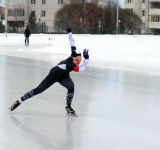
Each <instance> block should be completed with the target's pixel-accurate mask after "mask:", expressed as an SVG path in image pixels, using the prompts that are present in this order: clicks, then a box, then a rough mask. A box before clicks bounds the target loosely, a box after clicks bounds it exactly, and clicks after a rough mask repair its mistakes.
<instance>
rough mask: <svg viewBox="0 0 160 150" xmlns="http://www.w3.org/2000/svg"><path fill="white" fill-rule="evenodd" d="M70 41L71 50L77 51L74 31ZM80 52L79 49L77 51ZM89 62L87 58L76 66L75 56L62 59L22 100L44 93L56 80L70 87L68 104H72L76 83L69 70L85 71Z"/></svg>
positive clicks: (69, 34) (70, 35) (67, 97)
mask: <svg viewBox="0 0 160 150" xmlns="http://www.w3.org/2000/svg"><path fill="white" fill-rule="evenodd" d="M68 36H69V41H70V45H71V52H72V51H77V50H76V46H75V42H74V39H73V37H72V33H71V32H70V33H68ZM77 53H78V51H77ZM87 64H88V59H85V61H84V63H83V65H82V66H80V67H79V66H76V65H75V64H74V63H73V58H72V57H71V56H70V57H68V58H67V59H66V60H63V61H61V62H60V63H59V64H58V65H57V66H55V67H53V68H52V69H51V70H50V72H49V74H48V75H47V76H46V78H45V79H44V80H43V81H42V82H41V83H40V84H39V86H38V87H37V88H35V89H33V90H31V91H29V92H27V93H26V94H25V95H24V96H22V97H21V100H22V101H25V100H27V99H29V98H31V97H33V96H35V95H37V94H39V93H42V92H43V91H45V90H46V89H47V88H49V87H50V86H51V85H53V84H54V83H55V82H59V83H60V84H61V85H62V86H64V87H65V88H67V89H68V92H67V96H66V99H67V105H71V102H72V99H73V96H74V83H73V81H72V79H71V78H70V75H69V72H71V71H76V72H83V71H85V68H86V66H87Z"/></svg>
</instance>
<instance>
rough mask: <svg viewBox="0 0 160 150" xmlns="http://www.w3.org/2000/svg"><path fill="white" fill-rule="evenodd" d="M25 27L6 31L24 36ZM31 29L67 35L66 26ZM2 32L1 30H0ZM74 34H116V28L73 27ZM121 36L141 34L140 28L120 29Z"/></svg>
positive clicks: (6, 30) (36, 31)
mask: <svg viewBox="0 0 160 150" xmlns="http://www.w3.org/2000/svg"><path fill="white" fill-rule="evenodd" d="M25 29H26V28H25V27H10V26H8V27H7V28H6V29H5V32H7V33H19V34H22V33H24V31H25ZM29 29H30V30H31V32H32V34H33V33H35V34H37V33H44V34H66V33H67V32H66V28H65V26H37V27H33V26H30V27H29ZM0 31H1V29H0ZM72 32H73V33H74V34H116V28H115V27H103V28H102V27H101V28H99V27H98V26H86V27H82V26H80V27H79V26H78V27H77V26H72ZM119 34H136V35H138V34H141V29H140V28H135V29H132V30H130V31H128V30H126V28H122V27H121V28H119Z"/></svg>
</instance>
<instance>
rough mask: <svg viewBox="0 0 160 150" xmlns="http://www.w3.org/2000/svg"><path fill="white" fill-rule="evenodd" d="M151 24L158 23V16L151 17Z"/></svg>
mask: <svg viewBox="0 0 160 150" xmlns="http://www.w3.org/2000/svg"><path fill="white" fill-rule="evenodd" d="M151 22H160V16H151Z"/></svg>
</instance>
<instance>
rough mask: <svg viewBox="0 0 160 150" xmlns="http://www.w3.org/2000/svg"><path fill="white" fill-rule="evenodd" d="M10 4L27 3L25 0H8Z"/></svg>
mask: <svg viewBox="0 0 160 150" xmlns="http://www.w3.org/2000/svg"><path fill="white" fill-rule="evenodd" d="M8 4H25V0H8Z"/></svg>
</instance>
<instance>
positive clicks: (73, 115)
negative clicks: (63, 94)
mask: <svg viewBox="0 0 160 150" xmlns="http://www.w3.org/2000/svg"><path fill="white" fill-rule="evenodd" d="M66 116H72V117H78V115H77V114H71V113H69V114H68V113H66Z"/></svg>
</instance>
